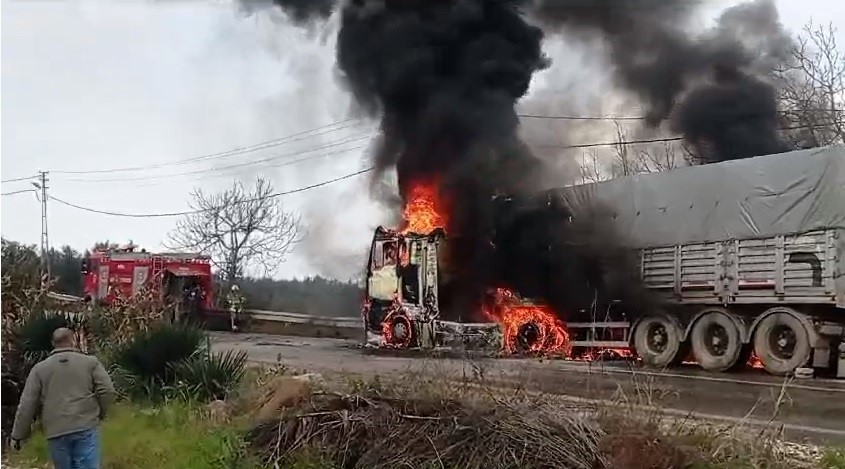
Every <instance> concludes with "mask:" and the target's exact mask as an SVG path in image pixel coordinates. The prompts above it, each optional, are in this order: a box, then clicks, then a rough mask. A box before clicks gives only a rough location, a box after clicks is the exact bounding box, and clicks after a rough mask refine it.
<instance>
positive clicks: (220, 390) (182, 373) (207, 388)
mask: <svg viewBox="0 0 845 469" xmlns="http://www.w3.org/2000/svg"><path fill="white" fill-rule="evenodd" d="M246 359H247V355H246V352H244V351H243V350H240V351H235V350H228V351H226V352H222V353H215V354H208V353H207V352H206V351H205V350H202V351H200V352H199V353H196V354H194V356H192V357H191V358H189V359H187V360H184V361H182V362H181V363H179V364H178V365H177V366H176V368H175V371H176V377H177V380H178V390H179V393H180V394H181V395H183V396H187V397H191V398H193V399H197V400H200V401H211V400H215V399H221V400H222V399H225V398H226V397H227V396H228V395H229V394H230V393H231V392H232V391H233V390H235V388H236V387H237V386H238V384H239V383H240V382H241V380H242V379H243V377H244V372H245V370H246Z"/></svg>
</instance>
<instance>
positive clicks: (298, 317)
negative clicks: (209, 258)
mask: <svg viewBox="0 0 845 469" xmlns="http://www.w3.org/2000/svg"><path fill="white" fill-rule="evenodd" d="M245 313H246V314H248V315H249V316H250V317H251V318H252V319H256V320H259V321H272V322H288V323H296V324H313V325H315V326H327V327H349V328H356V329H360V328H363V327H364V326H363V323H362V322H361V318H348V317H347V318H338V317H324V316H311V315H308V314H300V313H284V312H281V311H264V310H255V309H253V310H247V311H245Z"/></svg>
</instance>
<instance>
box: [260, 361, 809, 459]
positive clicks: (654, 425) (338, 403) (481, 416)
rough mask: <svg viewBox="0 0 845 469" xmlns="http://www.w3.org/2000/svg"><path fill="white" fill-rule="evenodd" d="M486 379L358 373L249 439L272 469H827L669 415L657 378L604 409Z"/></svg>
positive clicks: (769, 435)
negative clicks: (304, 466) (656, 388)
mask: <svg viewBox="0 0 845 469" xmlns="http://www.w3.org/2000/svg"><path fill="white" fill-rule="evenodd" d="M484 374H485V373H484V372H483V370H482V371H481V372H479V373H473V375H474V376H472V377H467V376H464V377H463V378H462V379H455V377H454V376H451V377H448V378H444V377H442V376H441V377H433V376H437V374H436V373H435V374H431V373H426V374H410V373H409V374H405V375H404V376H402V377H401V378H395V379H385V378H384V377H379V376H375V377H372V378H369V379H362V378H360V377H348V379H347V380H346V382H345V383H343V385H342V386H337V385H328V386H326V387H322V388H316V389H312V390H311V392H310V393H309V394H308V395H306V396H305V397H304V398H303V399H301V400H300V401H297V402H299V403H297V402H293V401H291V402H292V403H291V404H290V405H292V406H293V407H288V408H287V409H286V410H284V411H282V412H281V413H280V414H279V413H278V412H277V414H276V415H277V417H276V418H274V419H271V420H269V421H268V420H266V419H265V421H263V422H262V423H260V424H257V425H256V426H255V427H254V428H253V429H252V431H251V432H249V434H248V437H247V439H248V440H249V441H250V443H251V445H252V447H253V448H254V449H255V450H256V451H257V452H258V453H259V454H260V456H261V457H262V459H263V460H264V461H265V462H267V463H268V465H269V466H271V467H273V466H276V467H286V465H294V466H295V467H298V466H296V465H298V464H302V463H301V461H302V460H303V457H304V456H303V455H307V458H306V459H308V460H309V461H318V463H314V464H315V465H309V466H307V467H343V468H358V467H360V468H363V467H383V468H387V467H424V468H428V467H431V468H552V467H554V468H558V467H563V468H589V469H600V468H601V469H647V468H648V469H650V468H659V469H672V468H678V469H680V468H696V467H697V468H716V467H723V468H774V469H780V468H783V469H786V468H810V467H820V466H819V462H818V460H819V458H818V456H819V455H816V454H812V452H809V453H808V451H807V450H806V448H803V447H798V445H794V446H793V445H787V444H785V443H784V442H783V441H782V439H781V435H780V433H778V432H777V430H776V429H774V428H767V429H763V430H760V429H759V428H753V429H751V428H750V427H746V426H745V425H744V424H743V423H739V424H735V425H731V426H716V425H713V424H711V423H708V422H702V421H698V420H695V419H692V418H679V417H678V416H677V415H673V416H667V415H665V414H664V413H663V412H662V411H661V410H660V406H659V405H656V403H657V402H659V396H656V395H655V391H654V390H653V388H652V386H651V383H650V382H649V381H648V380H647V379H645V380H643V379H641V378H632V379H639V380H640V382H638V383H637V384H636V385H635V386H633V389H634V391H633V392H631V391H630V389H631V388H632V386H630V385H628V386H625V389H628V390H629V391H628V393H627V394H625V393H623V392H622V389H623V387H622V386H620V392H619V393H618V394H617V396H615V398H614V399H613V400H611V401H607V402H604V403H602V404H599V405H596V404H595V403H584V402H582V401H579V400H577V399H571V398H567V397H563V396H558V395H548V394H543V393H539V392H532V391H527V390H525V389H524V388H527V387H529V384H528V383H527V382H523V386H522V387H520V388H519V389H514V388H513V387H503V386H496V385H493V384H492V383H491V382H490V381H485V380H484V379H483V378H479V376H478V375H484ZM329 379H331V378H329ZM264 382H265V383H267V384H266V386H269V387H271V388H272V387H273V386H274V384H273V383H272V379H267V378H266V377H265V378H264ZM627 384H630V383H627ZM264 395H267V393H266V391H265V392H264ZM260 405H261V403H260V402H259V403H256V404H254V406H260ZM796 448H798V451H796Z"/></svg>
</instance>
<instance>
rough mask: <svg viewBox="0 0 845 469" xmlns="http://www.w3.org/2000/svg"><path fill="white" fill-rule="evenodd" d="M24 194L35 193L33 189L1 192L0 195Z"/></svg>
mask: <svg viewBox="0 0 845 469" xmlns="http://www.w3.org/2000/svg"><path fill="white" fill-rule="evenodd" d="M24 192H35V189H21V190H19V191H12V192H3V193H2V194H0V195H15V194H23V193H24Z"/></svg>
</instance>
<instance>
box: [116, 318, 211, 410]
mask: <svg viewBox="0 0 845 469" xmlns="http://www.w3.org/2000/svg"><path fill="white" fill-rule="evenodd" d="M203 338H204V335H203V333H202V332H201V331H200V330H198V329H195V328H192V327H186V326H180V325H172V324H167V323H165V324H159V325H156V326H154V327H152V328H150V329H147V330H145V331H140V332H138V333H137V335H135V336H134V337H133V338H132V339H131V340H129V341H128V342H126V343H125V344H124V345H123V346H120V347H119V348H118V350H117V351H116V352H115V353H114V356H113V360H114V363H113V365H112V377H113V378H114V382H115V386H116V387H117V388H118V390H119V391H121V392H122V393H123V394H125V395H128V396H129V397H147V398H150V399H153V400H157V399H160V398H163V397H166V393H167V392H168V391H170V390H172V389H173V387H174V385H175V384H176V373H175V366H176V364H178V363H179V362H181V361H183V360H185V359H188V358H190V357H191V356H193V355H194V354H196V353H197V351H198V350H200V347H201V345H202V342H203Z"/></svg>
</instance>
